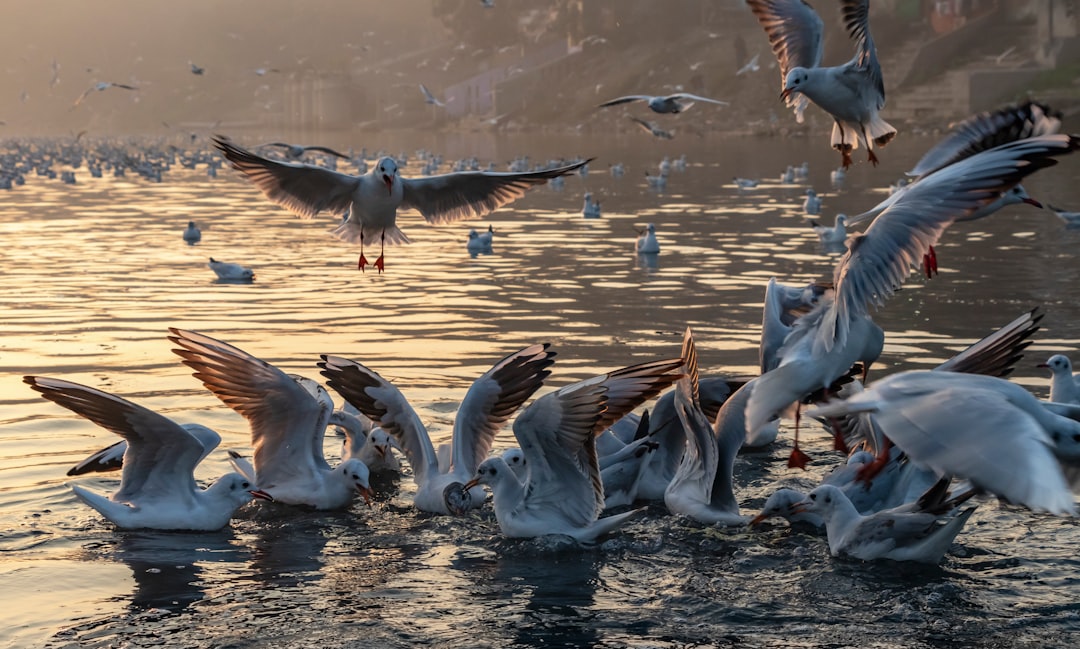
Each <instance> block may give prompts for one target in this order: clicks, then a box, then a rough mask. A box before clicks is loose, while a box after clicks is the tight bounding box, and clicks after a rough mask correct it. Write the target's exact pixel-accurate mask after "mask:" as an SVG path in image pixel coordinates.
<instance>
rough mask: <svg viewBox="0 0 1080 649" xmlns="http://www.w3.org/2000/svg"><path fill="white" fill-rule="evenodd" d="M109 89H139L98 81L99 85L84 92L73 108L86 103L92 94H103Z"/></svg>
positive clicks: (96, 84)
mask: <svg viewBox="0 0 1080 649" xmlns="http://www.w3.org/2000/svg"><path fill="white" fill-rule="evenodd" d="M109 88H123V89H124V90H138V88H137V87H135V86H129V85H127V84H124V83H112V82H110V81H98V82H97V83H95V84H94V85H92V86H90V87H89V88H87V89H86V90H85V91H83V94H81V95H79V97H78V99H76V100H75V103H74V104H72V105H71V107H72V108H75V107H76V106H78V105H79V104H81V103H83V101H85V100H86V98H87V97H89V96H90V94H91V93H94V92H102V91H105V90H108V89H109Z"/></svg>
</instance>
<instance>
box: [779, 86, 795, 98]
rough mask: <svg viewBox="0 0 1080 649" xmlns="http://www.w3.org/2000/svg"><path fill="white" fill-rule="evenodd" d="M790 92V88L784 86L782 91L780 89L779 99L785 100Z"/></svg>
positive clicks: (791, 90)
mask: <svg viewBox="0 0 1080 649" xmlns="http://www.w3.org/2000/svg"><path fill="white" fill-rule="evenodd" d="M792 92H794V90H793V89H792V88H784V89H783V90H782V91H780V99H781V100H783V101H787V98H788V97H789V96H791V93H792Z"/></svg>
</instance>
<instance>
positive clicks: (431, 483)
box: [319, 344, 555, 515]
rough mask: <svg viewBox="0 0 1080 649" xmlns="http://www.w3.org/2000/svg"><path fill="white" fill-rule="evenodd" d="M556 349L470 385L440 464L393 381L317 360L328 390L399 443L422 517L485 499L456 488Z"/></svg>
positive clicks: (340, 362)
mask: <svg viewBox="0 0 1080 649" xmlns="http://www.w3.org/2000/svg"><path fill="white" fill-rule="evenodd" d="M554 356H555V352H552V351H548V345H547V344H538V345H530V346H529V347H526V348H524V349H521V350H519V351H517V352H514V353H513V354H510V355H508V356H506V357H505V358H503V359H502V360H500V361H499V362H498V363H496V364H495V365H494V366H492V368H491V369H490V370H488V371H487V372H485V373H484V375H483V376H481V377H480V378H478V379H477V380H476V381H474V382H473V384H472V385H471V386H470V387H469V390H468V392H466V394H465V398H464V399H463V400H462V402H461V407H460V408H459V409H458V412H457V415H456V417H455V418H454V433H453V441H452V447H451V454H452V455H451V458H450V463H449V465H448V466H445V467H440V466H439V458H438V455H437V454H436V452H435V447H434V446H433V445H432V443H431V438H430V437H429V435H428V432H427V429H426V428H425V427H424V425H423V423H421V421H420V418H419V416H417V414H416V411H415V410H413V407H412V406H411V405H410V404H409V402H408V400H407V399H406V398H405V396H404V395H403V394H402V393H401V391H400V390H398V389H397V387H395V386H394V385H393V384H392V383H390V382H389V381H387V380H386V379H384V378H382V377H381V376H379V375H378V374H376V373H375V372H374V371H372V370H370V369H368V368H366V367H364V366H363V365H361V364H360V363H357V362H355V361H351V360H348V359H346V358H341V357H339V356H323V357H322V358H323V360H322V361H321V362H320V363H319V367H320V368H322V375H323V376H324V377H326V379H327V385H329V386H330V387H332V388H333V389H335V390H337V392H338V393H339V394H340V395H341V396H342V397H343V398H344V399H345V400H346V401H348V402H349V403H351V404H352V405H353V406H355V407H356V408H357V410H359V411H360V412H362V413H363V414H364V415H366V416H368V417H370V418H371V420H372V421H373V422H375V423H376V424H377V425H378V426H380V427H381V428H383V429H384V430H385V431H386V432H388V433H389V434H390V435H391V436H392V437H393V438H394V439H396V440H397V442H398V444H399V445H400V446H401V449H402V451H403V452H404V453H405V457H406V458H407V459H408V460H409V465H410V466H411V467H412V470H413V481H414V482H416V485H417V487H418V489H417V492H416V495H415V496H413V505H414V506H415V507H416V508H417V509H419V510H421V511H426V512H432V513H436V514H455V515H460V514H463V513H464V512H466V511H468V510H469V509H473V508H475V507H479V506H480V505H481V504H482V503H483V502H484V492H483V489H474V490H471V491H470V490H469V489H462V485H463V484H464V483H466V482H468V481H469V479H470V478H472V477H473V473H474V472H475V471H476V467H477V466H479V464H480V463H481V462H482V461H483V460H484V458H486V457H487V455H488V453H489V452H490V451H491V445H492V443H493V442H494V440H495V436H496V435H497V434H498V432H499V429H500V428H501V427H502V425H503V424H504V423H506V421H507V420H508V419H509V418H510V417H511V416H512V415H513V414H514V413H515V412H517V410H518V408H520V407H521V405H522V404H523V403H524V402H525V400H526V399H528V398H529V397H530V396H532V394H533V393H534V392H536V390H538V389H540V387H541V385H543V381H544V379H545V378H547V376H548V375H549V374H550V371H549V370H548V369H547V368H548V367H549V366H550V365H551V364H552V363H554V362H555V361H554V360H553V358H554Z"/></svg>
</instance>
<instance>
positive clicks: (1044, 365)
mask: <svg viewBox="0 0 1080 649" xmlns="http://www.w3.org/2000/svg"><path fill="white" fill-rule="evenodd" d="M1035 367H1041V368H1042V369H1044V370H1045V369H1046V368H1048V367H1050V366H1049V365H1047V364H1046V363H1039V364H1038V365H1036V366H1035Z"/></svg>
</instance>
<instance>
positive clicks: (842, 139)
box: [747, 0, 896, 168]
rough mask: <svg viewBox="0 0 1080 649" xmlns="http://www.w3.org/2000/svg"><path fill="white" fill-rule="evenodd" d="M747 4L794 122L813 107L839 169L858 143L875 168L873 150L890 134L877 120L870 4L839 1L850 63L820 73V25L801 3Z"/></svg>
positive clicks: (880, 98) (877, 74)
mask: <svg viewBox="0 0 1080 649" xmlns="http://www.w3.org/2000/svg"><path fill="white" fill-rule="evenodd" d="M747 4H748V5H749V6H750V10H751V11H753V12H754V15H755V16H756V17H757V19H758V22H759V23H761V26H762V27H764V28H765V33H766V34H767V35H768V37H769V43H770V44H771V45H772V48H773V52H774V53H775V54H776V58H777V61H779V63H780V77H781V82H782V84H783V87H782V92H781V93H780V98H781V99H783V100H785V101H786V103H787V105H788V106H791V107H793V108H794V109H795V116H796V119H797V121H799V122H802V121H803V111H804V110H805V109H806V103H807V100H809V101H812V102H814V103H815V104H817V105H818V107H820V108H821V109H822V110H824V111H825V112H827V113H828V114H829V115H830V116H831V117H832V118H833V131H832V141H831V143H832V147H833V148H834V149H836V150H838V151H839V152H840V154H841V156H842V158H843V162H842V164H843V166H844V167H845V168H846V167H849V166H850V165H851V152H852V151H853V150H854V149H856V148H858V146H859V143H860V142H861V143H862V144H863V146H865V147H866V151H867V156H868V160H869V161H870V162H871V163H872V164H874V165H875V166H876V165H877V163H878V159H877V156H876V155H875V154H874V149H873V147H874V146H875V145H877V146H882V147H883V146H885V145H886V144H888V143H889V142H890V141H892V139H893V138H894V137H896V129H895V128H893V127H892V126H891V125H889V123H888V122H886V121H885V120H883V119H881V117H880V116H879V115H878V111H879V110H881V109H882V107H884V106H885V84H884V81H883V80H882V77H881V65H880V64H879V63H878V58H877V48H875V47H874V40H873V37H872V36H871V35H870V23H869V15H870V0H841V11H842V13H843V17H844V23H845V26H846V27H847V30H848V34H849V36H850V37H851V38H852V40H854V41H855V48H856V51H855V57H854V58H852V59H851V60H850V61H848V62H847V63H845V64H844V65H840V66H835V67H827V68H826V67H820V66H821V55H822V52H823V51H824V47H825V44H824V38H823V36H822V32H823V30H824V24H823V23H822V21H821V17H820V16H818V15H817V12H815V11H814V9H813V7H811V6H810V5H809V4H807V3H806V2H805V0H747Z"/></svg>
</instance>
